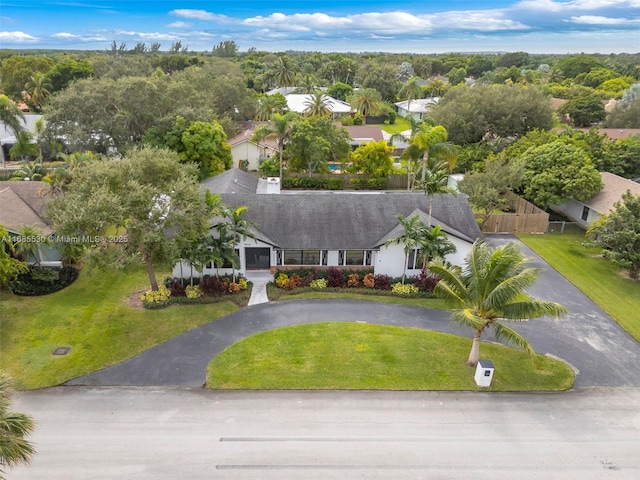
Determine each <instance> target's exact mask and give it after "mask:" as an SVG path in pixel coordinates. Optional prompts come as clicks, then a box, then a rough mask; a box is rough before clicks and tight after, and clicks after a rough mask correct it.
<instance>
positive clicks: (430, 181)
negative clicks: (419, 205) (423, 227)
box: [418, 157, 455, 227]
mask: <svg viewBox="0 0 640 480" xmlns="http://www.w3.org/2000/svg"><path fill="white" fill-rule="evenodd" d="M448 181H449V174H448V172H447V168H446V164H445V163H444V162H443V161H441V160H438V159H436V158H433V157H432V158H430V159H429V160H428V163H427V165H426V168H425V165H423V167H422V180H421V181H420V182H419V183H418V188H419V189H420V190H422V191H424V194H425V195H427V197H429V227H430V226H431V212H432V211H433V196H434V195H436V194H438V193H455V191H454V190H452V189H450V188H449V187H448V186H447V184H448Z"/></svg>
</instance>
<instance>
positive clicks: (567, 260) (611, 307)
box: [518, 234, 640, 341]
mask: <svg viewBox="0 0 640 480" xmlns="http://www.w3.org/2000/svg"><path fill="white" fill-rule="evenodd" d="M518 237H519V238H520V239H521V240H522V241H523V242H524V243H525V244H526V245H528V246H529V247H530V248H531V249H532V250H533V251H535V252H536V253H537V254H538V255H540V256H541V257H542V258H544V259H545V261H546V262H548V263H549V264H550V265H551V266H552V267H553V268H555V269H556V270H557V271H559V272H560V273H561V274H562V275H564V277H566V278H567V279H568V280H569V281H570V282H571V283H573V284H574V285H575V286H576V287H578V288H579V289H580V290H581V291H582V292H583V293H585V294H586V295H587V296H588V297H589V298H591V299H592V300H593V301H594V302H595V303H596V304H598V305H599V306H600V308H602V309H603V310H604V311H605V312H607V313H608V314H609V315H610V316H611V317H612V318H613V319H614V320H615V321H616V322H618V323H619V324H620V326H621V327H622V328H624V329H625V330H626V331H627V332H629V334H630V335H631V336H633V338H635V339H636V340H638V341H640V315H638V312H640V282H638V281H633V280H630V279H629V278H628V277H627V276H626V275H625V273H626V272H624V271H623V270H621V269H620V268H619V267H617V266H616V265H615V264H613V263H612V262H610V261H608V260H606V259H604V258H602V256H601V255H600V254H599V250H598V249H594V248H586V247H584V246H583V245H582V242H584V241H585V238H584V234H564V235H519V236H518Z"/></svg>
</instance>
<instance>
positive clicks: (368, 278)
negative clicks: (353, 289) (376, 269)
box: [362, 273, 376, 288]
mask: <svg viewBox="0 0 640 480" xmlns="http://www.w3.org/2000/svg"><path fill="white" fill-rule="evenodd" d="M362 283H363V284H364V286H365V288H373V287H374V286H375V284H376V283H375V280H374V279H373V273H367V274H366V275H365V276H364V278H363V279H362Z"/></svg>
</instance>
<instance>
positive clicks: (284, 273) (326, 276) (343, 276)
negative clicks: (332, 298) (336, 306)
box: [274, 267, 440, 296]
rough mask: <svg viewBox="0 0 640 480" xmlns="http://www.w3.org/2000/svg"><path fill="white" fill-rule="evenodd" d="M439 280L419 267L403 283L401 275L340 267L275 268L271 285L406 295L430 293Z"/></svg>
mask: <svg viewBox="0 0 640 480" xmlns="http://www.w3.org/2000/svg"><path fill="white" fill-rule="evenodd" d="M439 280H440V279H439V278H438V277H435V276H433V275H430V274H429V272H428V271H427V270H426V269H422V271H421V272H420V274H419V275H416V276H414V277H407V278H406V279H405V282H404V285H402V279H401V278H393V277H390V276H389V275H381V274H378V275H374V274H373V272H372V271H371V270H369V269H367V270H342V269H339V268H336V267H329V268H326V269H321V268H318V267H314V268H298V269H295V270H279V271H276V273H275V275H274V284H275V286H276V287H278V288H280V289H283V290H294V289H296V288H302V287H311V288H312V289H314V290H321V289H326V288H332V289H341V288H362V287H364V289H366V290H385V291H389V292H392V293H394V294H398V295H403V296H410V295H415V294H419V293H422V294H424V293H426V294H430V293H431V292H433V289H434V287H435V286H436V284H437V283H438V281H439Z"/></svg>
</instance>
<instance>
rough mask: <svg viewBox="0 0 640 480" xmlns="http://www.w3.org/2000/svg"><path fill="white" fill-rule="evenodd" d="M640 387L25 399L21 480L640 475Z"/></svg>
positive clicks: (89, 392)
mask: <svg viewBox="0 0 640 480" xmlns="http://www.w3.org/2000/svg"><path fill="white" fill-rule="evenodd" d="M638 405H640V389H638V388H617V389H581V390H579V391H573V392H569V393H564V394H483V393H432V392H253V393H252V392H214V391H208V390H204V389H191V390H189V389H160V388H144V389H141V388H131V387H129V388H121V387H118V388H108V387H107V388H88V387H73V388H69V387H64V388H54V389H47V390H42V391H34V392H25V393H20V394H18V395H17V396H16V398H15V404H14V407H15V408H16V409H17V410H19V411H25V412H28V413H30V414H32V415H33V416H34V417H35V419H36V421H37V428H36V431H35V434H34V437H33V440H34V441H35V443H36V444H37V448H38V453H37V455H36V456H35V457H34V459H33V463H32V465H31V466H29V467H19V468H16V469H14V470H12V471H10V472H9V474H8V475H7V477H8V478H10V479H12V480H21V479H29V480H45V479H46V480H52V479H53V480H57V479H65V480H81V479H82V480H85V479H88V478H90V479H93V480H102V479H105V480H106V479H109V480H111V479H115V478H118V479H136V480H146V479H153V480H163V479H172V480H173V479H176V478H185V479H190V480H192V479H195V480H197V479H212V478H213V479H218V478H220V479H251V480H255V479H261V480H270V479H300V478H305V479H309V480H312V479H325V480H330V479H342V480H344V479H355V478H366V479H394V480H397V479H449V480H456V479H465V480H466V479H469V478H473V479H477V480H485V479H486V480H488V479H491V480H513V479H518V480H533V479H554V480H569V479H571V480H573V479H580V480H610V479H611V480H617V479H620V480H636V479H638V478H640V456H639V455H638V452H639V451H640V414H639V411H638Z"/></svg>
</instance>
